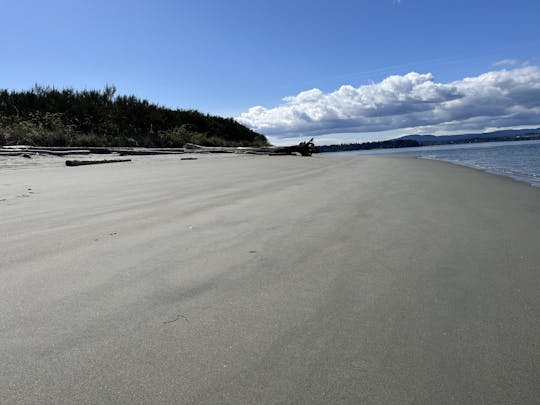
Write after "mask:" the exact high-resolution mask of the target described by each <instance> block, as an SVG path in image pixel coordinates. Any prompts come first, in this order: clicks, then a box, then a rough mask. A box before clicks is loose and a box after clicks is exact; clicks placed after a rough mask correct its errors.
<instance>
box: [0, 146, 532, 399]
mask: <svg viewBox="0 0 540 405" xmlns="http://www.w3.org/2000/svg"><path fill="white" fill-rule="evenodd" d="M0 200H1V201H0V248H1V252H0V364H1V366H0V403H2V404H10V403H21V404H27V403H28V404H30V403H36V404H37V403H56V404H59V403H66V404H73V403H79V404H81V403H111V404H118V403H130V404H131V403H153V404H157V403H204V404H218V403H219V404H262V403H291V404H292V403H305V404H316V403H320V404H329V403H350V404H360V403H362V404H406V403H414V404H423V403H425V404H446V403H448V404H455V403H460V404H480V403H485V404H532V403H538V401H539V398H540V384H539V381H540V371H539V364H540V345H539V337H540V294H539V286H540V248H539V243H538V242H539V241H540V190H539V189H534V188H532V187H529V186H527V185H525V184H521V183H517V182H514V181H512V180H509V179H506V178H502V177H497V176H493V175H489V174H486V173H482V172H478V171H475V170H472V169H467V168H463V167H457V166H452V165H448V164H444V163H440V162H433V161H423V160H417V159H413V158H402V157H374V156H371V157H320V156H318V157H313V158H299V157H259V156H258V157H252V156H235V157H229V156H205V157H201V158H200V159H199V160H196V161H179V157H177V156H173V157H155V158H154V157H153V158H144V159H143V158H140V159H135V160H134V162H132V163H126V164H115V165H102V166H89V167H75V168H66V167H34V168H27V169H19V170H8V169H4V170H2V169H1V168H0Z"/></svg>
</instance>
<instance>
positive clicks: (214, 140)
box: [0, 86, 268, 148]
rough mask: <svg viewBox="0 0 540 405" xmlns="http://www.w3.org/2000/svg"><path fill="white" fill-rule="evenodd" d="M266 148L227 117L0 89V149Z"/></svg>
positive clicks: (109, 91)
mask: <svg viewBox="0 0 540 405" xmlns="http://www.w3.org/2000/svg"><path fill="white" fill-rule="evenodd" d="M187 142H191V143H196V144H199V145H205V146H267V145H268V140H267V139H266V137H265V136H264V135H261V134H258V133H256V132H254V131H252V130H250V129H249V128H247V127H245V126H243V125H241V124H240V123H238V122H236V121H235V120H234V119H232V118H222V117H218V116H212V115H208V114H202V113H200V112H198V111H195V110H171V109H169V108H165V107H162V106H159V105H156V104H152V103H150V102H148V101H147V100H141V99H138V98H137V97H135V96H118V95H116V88H115V87H114V86H106V87H105V88H104V89H103V90H83V91H76V90H73V89H63V90H57V89H55V88H51V87H41V86H35V87H34V88H33V89H31V90H28V91H8V90H0V145H34V146H82V147H84V146H141V147H161V148H163V147H182V146H183V145H184V144H185V143H187Z"/></svg>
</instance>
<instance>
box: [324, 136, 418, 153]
mask: <svg viewBox="0 0 540 405" xmlns="http://www.w3.org/2000/svg"><path fill="white" fill-rule="evenodd" d="M416 146H421V144H420V143H419V142H417V141H414V140H412V139H391V140H389V141H379V142H364V143H347V144H342V145H323V146H317V152H319V153H324V152H347V151H353V150H368V149H389V148H412V147H416Z"/></svg>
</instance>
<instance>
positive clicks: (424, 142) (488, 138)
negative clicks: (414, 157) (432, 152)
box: [317, 128, 540, 153]
mask: <svg viewBox="0 0 540 405" xmlns="http://www.w3.org/2000/svg"><path fill="white" fill-rule="evenodd" d="M528 139H540V128H536V129H508V130H501V131H494V132H485V133H480V134H462V135H445V136H435V135H407V136H402V137H400V138H396V139H390V140H388V141H379V142H364V143H347V144H341V145H321V146H318V147H317V152H319V153H324V152H346V151H353V150H368V149H388V148H411V147H418V146H429V145H448V144H458V143H477V142H492V141H493V142H494V141H517V140H528Z"/></svg>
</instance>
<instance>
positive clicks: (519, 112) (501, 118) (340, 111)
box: [237, 66, 540, 138]
mask: <svg viewBox="0 0 540 405" xmlns="http://www.w3.org/2000/svg"><path fill="white" fill-rule="evenodd" d="M237 120H238V121H239V122H241V123H242V124H244V125H246V126H248V127H250V128H252V129H254V130H256V131H258V132H261V133H263V134H265V135H269V136H272V137H279V138H290V137H294V136H311V135H325V134H332V133H345V132H347V133H351V132H376V131H388V130H395V129H402V128H423V127H430V128H434V129H437V130H455V128H457V127H462V128H463V129H483V128H487V127H493V126H516V125H526V124H532V125H537V124H539V123H540V69H539V68H538V67H535V66H527V67H522V68H518V69H513V70H498V71H492V72H488V73H484V74H482V75H479V76H476V77H468V78H465V79H462V80H458V81H455V82H451V83H438V82H436V81H435V79H434V77H433V75H432V74H430V73H426V74H420V73H416V72H411V73H408V74H406V75H403V76H398V75H395V76H390V77H387V78H386V79H384V80H383V81H381V82H379V83H373V84H368V85H363V86H360V87H353V86H350V85H344V86H341V87H340V88H339V89H337V90H336V91H334V92H331V93H325V92H323V91H321V90H319V89H311V90H307V91H303V92H301V93H299V94H297V95H296V96H289V97H285V98H284V99H283V104H281V105H279V106H277V107H274V108H265V107H262V106H256V107H252V108H250V109H249V110H248V111H247V112H244V113H242V114H241V115H240V116H239V117H237Z"/></svg>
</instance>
